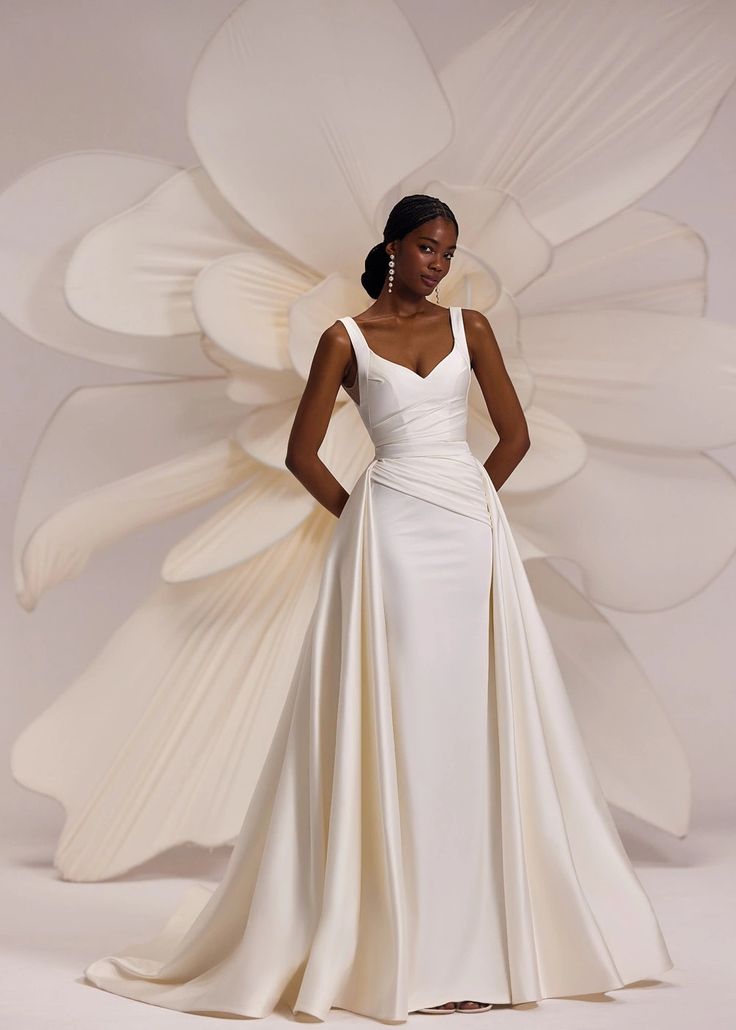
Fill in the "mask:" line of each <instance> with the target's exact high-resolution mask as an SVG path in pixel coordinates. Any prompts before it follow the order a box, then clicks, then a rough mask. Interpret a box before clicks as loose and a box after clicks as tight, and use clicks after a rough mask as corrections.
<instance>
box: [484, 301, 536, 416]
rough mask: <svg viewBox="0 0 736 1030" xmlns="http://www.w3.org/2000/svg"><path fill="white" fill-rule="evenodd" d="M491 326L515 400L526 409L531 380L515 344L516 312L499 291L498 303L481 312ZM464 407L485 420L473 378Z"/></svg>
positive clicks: (524, 361)
mask: <svg viewBox="0 0 736 1030" xmlns="http://www.w3.org/2000/svg"><path fill="white" fill-rule="evenodd" d="M483 313H484V314H485V316H486V318H487V319H488V321H489V322H490V324H491V329H492V330H493V335H494V336H495V337H496V340H497V341H498V346H499V349H500V351H501V356H502V357H503V363H504V365H505V366H506V371H507V372H508V374H509V376H510V378H511V382H512V383H513V384H514V389H515V390H516V394H517V396H518V398H519V402H520V403H521V406H522V408H527V407H528V406H529V405H530V404H531V401H532V396H533V394H534V378H533V376H532V373H531V370H530V369H529V366H528V365H527V363H526V360H525V359H524V356H523V354H522V353H521V347H520V345H519V325H520V322H519V313H518V311H517V310H516V304H515V303H514V299H513V297H511V295H510V294H509V293H508V291H507V290H504V289H502V290H501V293H500V295H499V298H498V300H497V301H496V303H495V304H494V305H493V307H492V308H489V309H488V310H486V311H484V312H483ZM468 405H469V407H470V408H473V409H474V410H475V414H477V415H479V416H480V417H481V418H488V405H487V404H486V402H485V398H484V397H483V392H482V390H481V388H480V385H479V383H478V380H477V379H476V377H475V376H473V377H472V378H471V380H470V391H469V393H468Z"/></svg>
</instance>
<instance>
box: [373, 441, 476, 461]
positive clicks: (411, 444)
mask: <svg viewBox="0 0 736 1030" xmlns="http://www.w3.org/2000/svg"><path fill="white" fill-rule="evenodd" d="M469 453H470V444H469V443H468V441H467V440H397V441H394V442H392V443H383V444H376V458H378V459H382V458H407V457H419V456H422V457H424V456H426V457H435V456H437V457H442V456H443V455H445V456H448V457H450V456H453V455H454V456H457V455H461V454H469Z"/></svg>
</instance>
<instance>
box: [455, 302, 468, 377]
mask: <svg viewBox="0 0 736 1030" xmlns="http://www.w3.org/2000/svg"><path fill="white" fill-rule="evenodd" d="M450 321H451V324H452V332H453V335H454V337H455V340H456V341H457V346H458V348H459V349H460V351H461V353H462V355H463V357H464V358H465V361H466V362H467V364H468V368H470V351H469V350H468V341H467V338H466V336H465V323H464V322H463V309H462V308H460V307H454V306H453V307H451V308H450Z"/></svg>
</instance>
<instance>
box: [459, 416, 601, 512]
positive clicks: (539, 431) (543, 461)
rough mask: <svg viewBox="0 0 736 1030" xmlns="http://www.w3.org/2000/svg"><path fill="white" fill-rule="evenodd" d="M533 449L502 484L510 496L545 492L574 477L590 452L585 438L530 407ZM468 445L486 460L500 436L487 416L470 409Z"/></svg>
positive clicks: (480, 458) (528, 421)
mask: <svg viewBox="0 0 736 1030" xmlns="http://www.w3.org/2000/svg"><path fill="white" fill-rule="evenodd" d="M524 415H525V416H526V420H527V426H528V428H529V439H530V443H531V446H530V447H529V450H528V451H527V453H526V454H525V455H524V458H523V460H522V461H521V462H520V463H519V464H518V465H517V466H516V468H515V469H514V471H513V472H512V473H511V475H510V476H509V477H508V479H507V480H506V482H505V483H504V484H503V487H502V489H503V491H504V497H505V496H506V495H507V494H528V493H533V492H535V491H537V490H545V489H548V488H549V487H553V486H555V485H556V484H558V483H561V482H563V481H564V480H566V479H569V478H570V477H571V476H574V475H575V473H576V472H578V471H579V470H580V469H581V468H582V467H583V465H584V464H585V460H586V454H587V449H586V446H585V442H584V441H583V440H582V438H581V437H580V436H579V435H578V434H577V433H576V432H575V430H574V429H571V428H570V426H568V425H566V424H565V423H564V422H563V421H562V420H561V419H559V418H556V417H555V416H554V415H551V414H550V413H549V412H548V411H544V410H543V409H541V408H538V407H537V406H536V405H531V406H530V407H528V408H527V409H526V411H525V412H524ZM468 443H469V444H470V449H471V450H472V452H473V453H474V454H475V456H476V457H477V458H478V459H479V460H480V461H482V462H484V461H485V460H486V458H487V457H488V455H489V454H490V453H491V451H492V450H493V448H494V447H495V446H496V444H497V443H498V433H497V432H496V430H495V429H494V427H493V423H492V422H491V420H490V418H489V417H488V415H487V414H486V415H485V416H481V415H479V414H478V413H477V411H476V410H475V409H474V408H470V407H469V408H468Z"/></svg>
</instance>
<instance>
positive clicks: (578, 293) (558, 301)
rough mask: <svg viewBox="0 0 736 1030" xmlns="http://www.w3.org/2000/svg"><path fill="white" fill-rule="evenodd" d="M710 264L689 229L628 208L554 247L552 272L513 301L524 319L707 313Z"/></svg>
mask: <svg viewBox="0 0 736 1030" xmlns="http://www.w3.org/2000/svg"><path fill="white" fill-rule="evenodd" d="M706 260H707V254H706V250H705V244H704V243H703V240H702V239H701V237H700V236H699V235H698V234H697V233H696V232H694V231H693V230H692V229H691V228H690V227H689V226H687V225H682V224H681V223H679V222H676V221H675V220H674V219H673V218H670V217H669V215H663V214H660V213H659V212H658V211H643V210H638V209H636V208H629V210H628V211H621V212H620V213H619V214H617V215H614V216H613V217H612V218H609V219H607V220H606V221H605V222H603V223H602V224H601V225H596V226H594V227H593V228H592V229H589V230H588V231H587V232H583V233H581V234H580V235H579V236H575V237H573V239H571V240H567V241H566V242H565V243H562V244H560V246H558V247H555V251H554V262H553V264H552V267H551V268H549V269H548V270H547V272H546V273H545V275H543V276H542V277H541V278H539V279H537V280H536V281H535V282H533V283H532V284H531V285H530V286H527V287H526V288H525V289H523V290H522V291H521V292H520V293H518V294H517V295H516V296H515V298H514V299H515V301H516V303H517V305H518V307H519V311H520V312H521V315H522V316H523V317H528V316H529V315H543V314H546V313H547V312H553V311H589V310H595V309H600V308H606V309H607V310H610V309H611V308H627V309H632V310H643V311H662V312H667V313H668V314H673V315H702V314H704V312H705V291H706Z"/></svg>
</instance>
